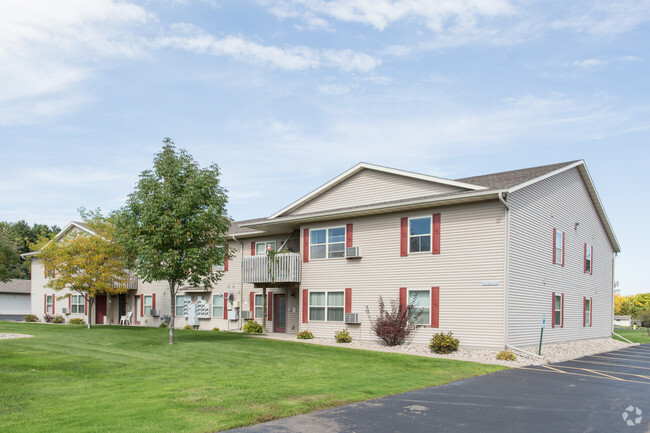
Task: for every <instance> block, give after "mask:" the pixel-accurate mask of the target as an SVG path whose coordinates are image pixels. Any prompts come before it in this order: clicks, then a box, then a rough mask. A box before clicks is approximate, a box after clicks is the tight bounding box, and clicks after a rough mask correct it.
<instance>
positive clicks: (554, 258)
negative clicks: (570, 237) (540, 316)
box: [553, 229, 557, 308]
mask: <svg viewBox="0 0 650 433" xmlns="http://www.w3.org/2000/svg"><path fill="white" fill-rule="evenodd" d="M556 239H557V230H555V229H553V264H555V262H556V257H555V249H556V248H557V245H555V240H556ZM553 308H555V306H554V307H553Z"/></svg>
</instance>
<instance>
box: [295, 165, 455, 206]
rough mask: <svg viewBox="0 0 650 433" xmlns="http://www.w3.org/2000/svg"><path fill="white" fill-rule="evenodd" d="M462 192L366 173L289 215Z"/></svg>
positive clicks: (401, 177)
mask: <svg viewBox="0 0 650 433" xmlns="http://www.w3.org/2000/svg"><path fill="white" fill-rule="evenodd" d="M455 191H462V189H461V188H458V187H455V186H449V185H444V184H439V183H434V182H428V181H425V180H420V179H413V178H409V177H405V176H398V175H395V174H390V173H383V172H379V171H376V170H370V169H364V170H361V171H360V172H358V173H356V174H355V175H353V176H351V177H350V178H348V179H346V180H345V181H344V182H341V183H340V184H338V185H336V186H334V187H332V188H331V189H329V190H327V191H326V192H324V193H322V194H321V195H319V196H317V197H316V198H314V199H313V200H310V201H308V202H307V203H305V204H304V205H302V206H300V207H299V208H297V209H296V210H294V211H293V212H291V213H290V215H300V214H305V213H309V212H316V211H324V210H330V209H339V208H345V207H349V206H359V205H366V204H373V203H380V202H384V201H390V200H399V199H404V198H412V197H421V196H425V195H434V194H444V193H449V192H455Z"/></svg>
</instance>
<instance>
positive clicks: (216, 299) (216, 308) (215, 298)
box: [212, 295, 223, 318]
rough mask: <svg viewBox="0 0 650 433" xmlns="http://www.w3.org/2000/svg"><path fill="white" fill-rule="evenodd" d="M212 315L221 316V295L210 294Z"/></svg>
mask: <svg viewBox="0 0 650 433" xmlns="http://www.w3.org/2000/svg"><path fill="white" fill-rule="evenodd" d="M212 317H219V318H221V317H223V295H212Z"/></svg>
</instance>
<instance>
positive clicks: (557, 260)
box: [553, 229, 564, 266]
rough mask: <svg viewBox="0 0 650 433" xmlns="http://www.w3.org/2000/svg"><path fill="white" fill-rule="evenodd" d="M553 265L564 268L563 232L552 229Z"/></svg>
mask: <svg viewBox="0 0 650 433" xmlns="http://www.w3.org/2000/svg"><path fill="white" fill-rule="evenodd" d="M553 263H554V264H558V265H562V266H564V232H562V231H560V230H557V229H553Z"/></svg>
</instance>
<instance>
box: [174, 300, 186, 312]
mask: <svg viewBox="0 0 650 433" xmlns="http://www.w3.org/2000/svg"><path fill="white" fill-rule="evenodd" d="M175 314H176V315H177V316H183V315H185V296H184V295H176V312H175Z"/></svg>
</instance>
